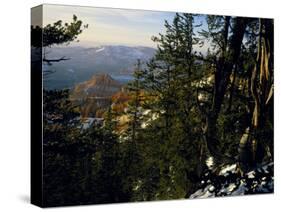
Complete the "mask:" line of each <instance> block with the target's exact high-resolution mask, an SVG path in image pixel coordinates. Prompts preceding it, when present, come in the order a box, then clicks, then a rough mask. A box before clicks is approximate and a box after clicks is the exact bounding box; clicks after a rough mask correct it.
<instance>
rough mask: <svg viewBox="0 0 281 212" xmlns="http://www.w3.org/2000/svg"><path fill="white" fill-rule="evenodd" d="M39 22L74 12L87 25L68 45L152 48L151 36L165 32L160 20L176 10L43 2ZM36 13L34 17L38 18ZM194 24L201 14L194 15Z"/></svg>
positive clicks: (69, 18)
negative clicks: (163, 10)
mask: <svg viewBox="0 0 281 212" xmlns="http://www.w3.org/2000/svg"><path fill="white" fill-rule="evenodd" d="M43 7H44V12H43V26H46V25H47V24H52V23H54V22H56V21H58V20H62V22H63V23H65V22H71V21H72V17H73V15H74V14H75V15H76V16H77V17H78V19H79V20H81V21H82V22H83V25H84V24H88V28H87V29H85V30H84V31H83V33H81V34H80V35H79V36H78V40H79V42H71V43H70V44H69V45H68V46H81V47H95V46H100V45H125V46H146V47H152V48H156V47H157V43H155V42H153V41H152V40H151V37H152V36H158V35H159V33H163V34H165V27H164V23H165V20H167V21H168V22H169V23H171V22H172V21H173V18H174V16H175V14H176V12H161V11H147V10H132V9H115V8H95V7H83V6H67V5H51V4H44V5H43ZM39 19H40V17H38V20H39ZM194 22H195V24H196V25H197V24H199V23H202V24H203V26H204V25H205V23H204V18H202V17H200V16H199V17H196V18H195V21H194ZM35 23H36V21H35Z"/></svg>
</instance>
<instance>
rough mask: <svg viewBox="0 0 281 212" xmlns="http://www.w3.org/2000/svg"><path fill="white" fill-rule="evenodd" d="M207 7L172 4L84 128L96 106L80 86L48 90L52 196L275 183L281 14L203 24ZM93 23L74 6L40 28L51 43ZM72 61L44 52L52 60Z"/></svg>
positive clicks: (59, 199) (135, 195) (80, 199)
mask: <svg viewBox="0 0 281 212" xmlns="http://www.w3.org/2000/svg"><path fill="white" fill-rule="evenodd" d="M199 16H200V15H193V14H186V13H177V14H175V16H174V19H173V21H172V22H168V21H166V22H165V23H164V25H165V32H164V33H159V34H158V35H152V39H153V41H154V42H155V43H156V44H157V49H156V52H155V55H154V56H153V57H152V58H151V59H150V60H149V61H148V62H143V61H141V60H136V61H135V68H134V75H133V77H134V78H133V80H131V81H130V82H128V83H127V84H126V85H122V86H120V87H122V88H120V90H118V91H116V92H115V93H114V94H110V98H108V99H107V100H106V101H105V103H103V104H102V107H98V108H97V104H89V103H87V108H88V109H87V110H92V111H91V114H92V116H93V117H94V118H99V119H97V120H100V121H98V123H96V124H92V125H91V126H89V127H81V126H83V125H82V124H81V120H83V116H84V115H83V114H89V113H90V112H89V111H88V112H85V110H86V109H85V101H82V100H81V99H79V101H78V100H77V99H78V98H77V93H76V94H75V93H73V89H62V90H57V89H53V90H48V89H44V91H43V136H44V141H43V173H44V175H43V188H44V195H45V197H46V198H45V199H44V201H45V204H46V205H50V206H56V205H74V204H93V203H97V204H100V203H118V202H135V201H153V200H170V199H189V198H204V197H217V196H231V195H243V194H259V193H272V192H273V187H274V186H273V185H274V183H273V158H274V151H273V128H274V116H273V109H274V107H273V103H274V95H273V85H274V83H273V81H274V77H273V76H274V75H273V70H274V67H273V64H274V60H273V56H274V52H273V50H274V49H273V46H274V45H273V20H272V19H260V18H246V17H234V16H217V15H215V16H214V15H201V16H200V17H201V19H204V20H205V21H206V23H207V28H202V27H201V25H200V23H195V21H194V20H195V19H196V18H198V17H199ZM87 27H91V26H87V25H83V24H82V21H81V20H78V18H77V17H76V16H74V17H73V21H72V22H71V23H66V24H65V25H64V24H63V23H62V22H61V21H58V22H56V23H54V24H50V25H47V26H45V27H44V28H43V29H40V28H38V27H37V28H35V27H32V33H33V35H34V36H36V35H38V33H39V34H40V33H41V32H42V31H43V34H42V35H43V49H44V48H52V46H53V45H62V44H67V43H70V42H73V41H75V40H76V39H77V38H78V36H79V34H80V33H83V31H84V30H87ZM36 33H37V34H36ZM32 45H33V47H34V48H36V47H38V46H39V43H38V41H37V42H36V41H34V43H32ZM206 46H208V48H207V50H206V52H205V53H202V52H200V48H206ZM67 59H68V58H64V57H62V58H51V59H50V58H48V57H47V54H46V55H45V54H44V50H43V63H45V64H46V65H47V66H48V65H49V66H51V65H52V64H53V63H60V62H61V61H63V60H67ZM42 74H43V78H44V79H43V83H44V80H48V76H49V75H51V74H52V73H51V72H48V71H47V70H45V71H43V73H42ZM108 78H109V77H108V76H107V80H108ZM83 88H84V87H83ZM81 90H82V87H81ZM74 97H75V98H76V101H73V98H74ZM96 101H98V100H97V98H96ZM93 102H95V99H94V100H93ZM82 104H84V105H82ZM93 105H94V106H95V108H94V109H93V108H91V106H92V107H94V106H93ZM83 106H84V107H83ZM85 116H86V115H85ZM87 116H88V115H87Z"/></svg>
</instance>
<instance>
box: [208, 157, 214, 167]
mask: <svg viewBox="0 0 281 212" xmlns="http://www.w3.org/2000/svg"><path fill="white" fill-rule="evenodd" d="M206 165H207V167H208V168H209V169H211V170H212V169H213V168H214V158H213V157H212V156H210V157H208V158H207V160H206Z"/></svg>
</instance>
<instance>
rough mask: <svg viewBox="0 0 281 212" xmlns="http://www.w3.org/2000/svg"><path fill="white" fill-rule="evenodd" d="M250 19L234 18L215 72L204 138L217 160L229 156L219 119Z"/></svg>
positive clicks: (225, 30) (226, 27)
mask: <svg viewBox="0 0 281 212" xmlns="http://www.w3.org/2000/svg"><path fill="white" fill-rule="evenodd" d="M248 21H249V19H247V18H240V17H237V18H234V19H233V23H234V24H233V31H232V35H231V37H230V38H229V41H228V42H226V43H227V44H228V45H227V46H225V47H224V48H225V49H223V50H222V54H221V56H220V58H219V61H218V65H217V67H216V72H215V84H214V95H213V99H212V106H211V109H210V110H209V111H208V114H206V119H205V123H204V126H203V132H204V139H205V141H206V144H207V148H208V150H209V152H210V154H211V155H212V156H213V157H214V159H215V161H226V160H228V158H227V157H226V156H224V155H223V154H222V153H221V152H220V150H219V144H220V141H219V139H218V135H217V120H218V117H219V114H220V111H221V107H222V103H223V100H224V95H225V92H226V89H227V86H228V84H229V82H230V75H231V73H232V70H233V66H234V64H236V63H237V60H238V58H239V55H240V50H241V45H242V41H243V37H244V33H245V30H246V26H247V23H248ZM228 28H229V25H227V23H226V24H225V29H224V32H223V33H224V39H227V37H228Z"/></svg>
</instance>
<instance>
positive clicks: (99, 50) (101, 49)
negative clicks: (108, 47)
mask: <svg viewBox="0 0 281 212" xmlns="http://www.w3.org/2000/svg"><path fill="white" fill-rule="evenodd" d="M103 50H104V47H102V48H100V49H97V50H96V53H98V52H102V51H103Z"/></svg>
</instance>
